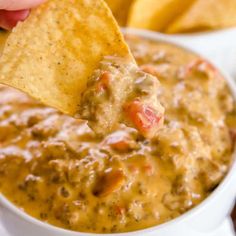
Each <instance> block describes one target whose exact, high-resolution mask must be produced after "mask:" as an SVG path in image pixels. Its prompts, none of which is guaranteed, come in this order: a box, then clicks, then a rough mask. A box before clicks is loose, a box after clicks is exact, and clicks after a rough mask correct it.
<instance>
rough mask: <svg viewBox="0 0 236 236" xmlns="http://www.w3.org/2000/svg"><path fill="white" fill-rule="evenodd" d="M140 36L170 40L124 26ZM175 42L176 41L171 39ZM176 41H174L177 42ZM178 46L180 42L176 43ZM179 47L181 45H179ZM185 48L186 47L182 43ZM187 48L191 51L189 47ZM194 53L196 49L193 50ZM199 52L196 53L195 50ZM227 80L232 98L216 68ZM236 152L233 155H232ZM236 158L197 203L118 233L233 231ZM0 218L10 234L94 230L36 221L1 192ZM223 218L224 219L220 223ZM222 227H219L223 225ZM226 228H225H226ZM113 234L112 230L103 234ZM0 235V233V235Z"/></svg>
mask: <svg viewBox="0 0 236 236" xmlns="http://www.w3.org/2000/svg"><path fill="white" fill-rule="evenodd" d="M124 32H127V33H132V34H134V35H138V36H141V37H143V38H147V39H152V40H158V41H160V40H161V41H165V42H169V43H173V42H174V40H172V39H170V38H169V37H168V36H165V35H162V34H158V33H153V32H149V31H144V30H127V29H125V30H124ZM175 44H176V43H175ZM177 45H178V44H177ZM178 46H181V44H179V45H178ZM181 47H183V46H181ZM184 48H185V49H187V50H189V49H190V48H189V47H184ZM190 51H192V52H195V51H194V50H192V49H190ZM195 53H197V52H195ZM198 54H199V53H198ZM220 71H221V72H222V74H223V76H224V77H225V79H226V80H227V82H228V84H229V87H230V88H231V91H232V93H233V94H234V97H235V98H236V86H235V84H234V82H233V79H232V78H231V77H230V76H229V75H228V74H227V73H226V72H224V71H222V70H220ZM235 156H236V154H235V155H234V159H235ZM235 183H236V162H235V161H234V163H233V164H232V166H231V168H230V171H229V172H228V174H227V176H226V177H225V178H224V180H223V181H222V182H221V184H220V185H219V186H218V187H217V188H216V189H215V190H214V192H213V193H212V194H211V195H210V196H209V197H208V198H206V199H205V200H204V201H203V202H202V203H201V204H199V205H198V206H196V207H195V208H193V209H192V210H189V211H188V212H186V213H185V214H183V215H181V216H180V217H178V218H176V219H174V220H171V221H169V222H167V223H164V224H162V225H159V226H155V227H151V228H148V229H145V230H139V231H135V232H130V233H120V234H115V235H122V236H138V235H145V236H203V235H205V236H206V235H217V236H218V235H219V236H229V235H234V233H233V232H232V229H231V225H230V224H231V223H230V220H229V219H230V218H229V215H230V212H231V210H232V207H233V204H234V201H235V197H236V188H235ZM0 205H1V209H0V219H1V222H2V224H3V225H4V227H5V228H6V230H7V231H8V232H9V234H10V235H12V236H62V235H63V236H95V235H98V234H89V233H79V232H74V231H69V230H64V229H61V228H58V227H55V226H52V225H49V224H46V223H44V222H42V221H39V220H37V219H35V218H33V217H31V216H29V215H27V214H26V213H24V212H23V211H22V210H20V209H19V208H17V207H16V206H15V205H13V204H12V203H11V202H10V201H8V200H7V199H6V198H5V197H4V196H3V195H0ZM223 222H225V223H224V224H223ZM222 225H223V226H224V227H223V226H222ZM227 230H228V231H227ZM107 235H113V236H114V234H107ZM1 236H2V235H1Z"/></svg>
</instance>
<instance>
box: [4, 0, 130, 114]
mask: <svg viewBox="0 0 236 236" xmlns="http://www.w3.org/2000/svg"><path fill="white" fill-rule="evenodd" d="M104 56H118V57H122V58H124V60H126V59H127V60H128V61H133V57H132V55H131V54H130V51H129V48H128V46H127V45H126V43H125V42H124V39H123V36H122V34H121V32H120V31H119V28H118V25H117V23H116V22H115V20H114V18H113V16H112V13H111V11H110V10H109V8H108V7H107V5H106V4H105V2H104V1H102V0H86V1H85V0H70V1H68V0H49V1H47V2H46V3H45V4H43V5H41V6H40V7H39V8H37V9H35V10H33V12H32V13H31V15H30V17H29V18H28V19H27V20H26V21H25V22H23V23H19V24H18V25H17V27H16V28H14V29H13V32H12V33H11V34H10V36H9V38H8V40H7V43H6V46H5V48H4V51H3V55H2V57H1V58H0V73H1V77H0V82H1V83H4V84H6V85H10V86H12V87H16V88H18V89H20V90H22V91H24V92H26V93H27V94H29V95H31V96H32V97H34V98H36V99H38V100H40V101H41V102H43V103H46V104H47V105H49V106H52V107H55V108H57V109H59V110H61V111H63V112H64V113H67V114H71V115H74V114H75V113H76V112H77V109H78V104H79V102H80V98H81V93H82V92H83V91H84V90H85V88H86V84H87V80H88V78H89V77H90V76H91V75H92V74H93V72H94V70H95V69H96V68H98V66H99V63H100V61H101V60H102V59H103V57H104Z"/></svg>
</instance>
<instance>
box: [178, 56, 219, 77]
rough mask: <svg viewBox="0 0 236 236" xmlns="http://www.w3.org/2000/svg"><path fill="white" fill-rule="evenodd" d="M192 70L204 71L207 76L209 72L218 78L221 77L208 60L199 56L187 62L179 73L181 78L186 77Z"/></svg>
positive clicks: (209, 74)
mask: <svg viewBox="0 0 236 236" xmlns="http://www.w3.org/2000/svg"><path fill="white" fill-rule="evenodd" d="M193 71H198V72H201V73H205V74H206V75H208V76H209V77H210V76H211V74H213V75H215V76H216V77H218V78H222V75H221V74H220V73H219V72H218V71H217V70H216V68H215V67H214V66H213V65H212V64H211V63H210V62H208V61H206V60H204V59H202V58H199V59H197V60H195V61H193V62H191V63H190V64H188V65H187V66H186V67H185V69H184V70H183V71H182V73H181V77H182V78H186V77H188V76H189V75H190V74H191V73H192V72H193Z"/></svg>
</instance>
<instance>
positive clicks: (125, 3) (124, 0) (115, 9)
mask: <svg viewBox="0 0 236 236" xmlns="http://www.w3.org/2000/svg"><path fill="white" fill-rule="evenodd" d="M105 1H106V2H107V4H108V6H109V7H110V8H111V10H112V13H113V15H114V16H115V18H116V20H117V22H118V23H119V25H120V26H125V25H126V24H127V19H128V14H129V10H130V7H131V5H132V3H133V2H134V0H105Z"/></svg>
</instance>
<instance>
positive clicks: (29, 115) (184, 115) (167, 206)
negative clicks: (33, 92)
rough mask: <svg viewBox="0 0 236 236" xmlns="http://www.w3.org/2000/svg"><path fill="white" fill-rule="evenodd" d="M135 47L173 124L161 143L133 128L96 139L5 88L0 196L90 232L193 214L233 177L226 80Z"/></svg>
mask: <svg viewBox="0 0 236 236" xmlns="http://www.w3.org/2000/svg"><path fill="white" fill-rule="evenodd" d="M127 41H128V43H129V45H130V47H131V50H132V52H133V54H134V56H135V58H136V60H137V62H138V63H139V65H140V68H141V70H142V71H144V72H148V73H150V74H152V75H153V76H155V77H156V78H157V79H159V80H160V83H161V85H158V86H159V87H158V90H157V91H156V93H157V96H158V99H159V101H160V102H161V104H162V106H163V107H164V108H165V116H164V117H165V119H164V123H163V125H162V127H159V129H158V132H157V135H155V136H154V137H153V138H151V139H146V138H144V136H143V135H141V134H140V132H138V131H137V130H136V129H135V128H129V127H127V126H125V125H123V124H121V125H120V126H119V127H117V128H116V129H115V130H114V131H112V132H111V133H110V134H108V135H107V136H105V137H104V136H100V135H96V134H95V133H94V132H93V131H92V130H91V129H90V128H89V126H88V125H87V123H86V122H85V121H81V120H76V119H74V118H71V117H69V116H66V115H63V114H61V113H59V112H58V111H56V110H54V109H52V108H49V107H45V106H43V105H42V104H40V103H37V102H36V101H34V100H32V99H31V98H29V97H27V96H26V95H24V94H23V93H21V92H18V91H16V90H14V89H10V88H8V87H3V86H2V87H0V189H1V192H2V193H3V194H4V195H5V196H6V197H7V198H8V199H9V200H10V201H11V202H13V203H14V204H15V205H16V206H18V207H19V208H20V209H22V210H23V211H25V212H27V213H28V214H30V215H32V216H33V217H35V218H38V219H39V220H41V221H44V222H47V223H49V224H53V225H56V226H59V227H62V228H66V229H70V230H75V231H81V232H94V233H115V232H127V231H134V230H138V229H143V228H147V227H150V226H154V225H158V224H161V223H163V222H166V221H169V220H171V219H173V218H176V217H178V216H179V215H181V214H183V213H184V212H186V211H188V210H189V209H191V208H193V207H194V206H196V205H197V204H199V203H200V202H202V201H203V200H204V199H205V198H206V197H207V196H208V195H209V194H211V192H212V191H213V190H214V189H215V188H216V187H217V186H218V184H219V183H220V182H221V180H222V179H223V178H224V176H225V174H226V173H227V171H228V169H229V167H230V164H231V162H232V152H233V148H234V143H235V139H236V125H235V120H236V111H235V106H234V101H233V97H232V95H231V93H230V91H229V89H228V87H227V85H226V82H225V81H224V78H222V76H221V74H220V73H219V72H218V71H217V70H216V69H215V68H214V67H213V66H212V65H211V64H210V63H208V62H207V61H205V60H204V59H202V58H199V57H198V56H196V55H194V54H192V53H190V52H188V51H185V50H183V49H181V48H178V47H176V46H173V45H170V44H167V43H163V42H153V41H148V40H145V39H141V38H137V37H131V36H128V37H127ZM143 86H145V85H143ZM142 88H143V89H144V87H142ZM120 92H121V93H122V91H120ZM88 97H89V96H88ZM136 105H137V104H135V107H136ZM137 107H138V106H137ZM119 109H120V108H119ZM137 109H139V108H137ZM126 110H128V114H130V111H131V110H132V109H131V108H130V107H128V109H127V108H126ZM96 112H97V111H96ZM98 112H99V111H98ZM145 112H146V113H148V111H146V110H145ZM131 113H132V112H131ZM146 113H145V114H146ZM148 114H149V113H148ZM116 115H119V114H116ZM113 118H114V117H110V119H113ZM107 119H109V117H108V118H107ZM141 120H142V119H141ZM142 121H143V120H142ZM144 123H145V119H144Z"/></svg>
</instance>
